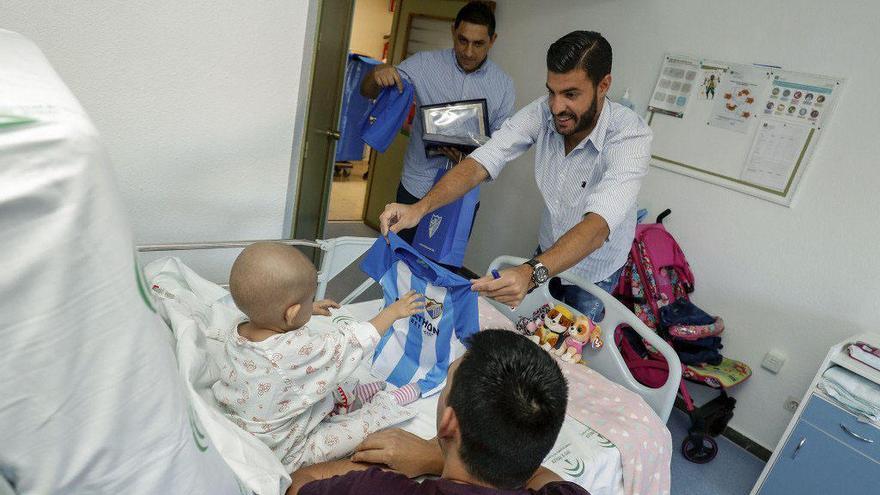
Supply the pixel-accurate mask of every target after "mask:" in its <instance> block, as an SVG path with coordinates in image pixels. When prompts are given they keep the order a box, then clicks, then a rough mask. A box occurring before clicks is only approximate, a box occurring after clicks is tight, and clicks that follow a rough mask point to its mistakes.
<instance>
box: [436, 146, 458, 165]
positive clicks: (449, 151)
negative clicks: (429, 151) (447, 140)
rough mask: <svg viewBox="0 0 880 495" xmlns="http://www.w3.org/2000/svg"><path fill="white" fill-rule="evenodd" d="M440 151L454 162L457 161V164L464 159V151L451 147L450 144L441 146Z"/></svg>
mask: <svg viewBox="0 0 880 495" xmlns="http://www.w3.org/2000/svg"><path fill="white" fill-rule="evenodd" d="M440 152H441V153H443V154H444V155H445V156H446V158H449V159H450V160H452V163H455V164H457V163H458V162H460V161H461V160H462V158H464V153H462V152H461V151H459V150H458V149H456V148H451V147H449V146H443V147H441V148H440Z"/></svg>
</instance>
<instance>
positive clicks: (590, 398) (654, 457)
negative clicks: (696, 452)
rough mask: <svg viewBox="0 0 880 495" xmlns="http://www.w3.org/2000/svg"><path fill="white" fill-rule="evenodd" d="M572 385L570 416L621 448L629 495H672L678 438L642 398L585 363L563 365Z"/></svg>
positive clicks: (563, 372)
mask: <svg viewBox="0 0 880 495" xmlns="http://www.w3.org/2000/svg"><path fill="white" fill-rule="evenodd" d="M559 366H560V368H562V374H563V375H565V378H566V380H568V410H567V411H566V414H568V415H569V416H570V417H572V418H574V419H576V420H578V421H580V422H581V423H583V424H585V425H587V426H589V427H590V428H592V429H594V430H596V431H598V432H599V433H601V434H602V436H604V437H605V438H607V439H608V440H610V441H611V442H613V443H614V445H615V446H617V449H618V450H619V451H620V457H621V462H622V464H623V489H624V492H625V493H627V494H628V495H635V494H640V495H648V494H656V495H668V494H669V489H670V478H669V477H670V468H671V462H672V437H671V435H670V434H669V430H668V429H667V428H666V425H665V424H663V422H662V421H660V418H659V417H657V415H656V414H655V413H654V410H653V409H651V408H650V406H648V404H647V403H646V402H645V401H644V400H642V398H641V397H640V396H639V395H638V394H636V393H634V392H631V391H630V390H627V389H626V388H624V387H623V386H621V385H618V384H616V383H614V382H612V381H611V380H608V379H607V378H605V377H603V376H602V375H600V374H599V373H597V372H595V371H593V370H591V369H589V368H587V367H586V366H584V365H581V364H573V363H566V362H564V361H559Z"/></svg>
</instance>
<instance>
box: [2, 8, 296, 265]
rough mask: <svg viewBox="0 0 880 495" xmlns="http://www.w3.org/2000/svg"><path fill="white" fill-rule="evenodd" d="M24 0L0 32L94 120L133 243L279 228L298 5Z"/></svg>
mask: <svg viewBox="0 0 880 495" xmlns="http://www.w3.org/2000/svg"><path fill="white" fill-rule="evenodd" d="M35 3H37V2H34V1H33V0H4V1H3V2H2V3H0V27H2V28H5V29H10V30H12V31H18V32H20V33H22V34H24V35H25V36H28V37H29V38H31V39H32V40H34V41H35V42H36V43H37V45H39V46H40V47H41V48H42V50H43V52H44V53H45V54H46V56H47V57H48V59H49V61H50V62H51V63H52V65H53V66H54V67H55V69H56V70H57V71H58V72H59V73H60V74H61V77H62V78H63V79H64V80H65V81H66V83H67V84H68V86H69V87H70V88H71V90H72V91H73V93H74V94H75V95H76V96H77V97H78V98H79V99H80V101H81V103H82V105H83V106H84V107H85V109H86V111H88V113H89V114H90V115H91V117H92V119H93V120H94V122H95V124H96V126H97V128H98V129H99V130H100V131H101V134H102V135H103V138H104V142H105V144H106V147H107V149H108V151H109V154H110V157H111V159H112V162H113V164H114V166H115V169H116V175H117V178H118V182H119V185H120V188H121V190H122V195H123V199H124V201H125V203H126V205H127V206H128V209H129V212H130V216H131V220H132V224H133V229H134V234H135V240H136V242H138V243H155V242H172V241H196V240H228V239H252V238H278V237H280V236H281V235H282V232H283V231H284V224H283V223H284V214H285V196H286V193H287V190H288V183H291V184H294V183H295V179H296V170H295V169H294V173H293V174H291V150H292V147H293V145H294V116H295V114H296V112H297V109H298V106H297V102H298V94H297V93H298V88H299V87H300V72H301V63H302V59H303V51H304V38H305V27H306V17H307V11H308V4H309V2H308V0H265V1H261V2H239V1H234V0H222V1H216V0H189V1H185V2H180V1H175V0H154V1H151V2H148V3H143V2H119V1H114V0H100V1H98V0H95V1H89V2H61V1H52V2H40V3H44V4H45V5H42V6H40V7H37V6H35ZM303 108H304V107H303ZM221 271H222V270H221Z"/></svg>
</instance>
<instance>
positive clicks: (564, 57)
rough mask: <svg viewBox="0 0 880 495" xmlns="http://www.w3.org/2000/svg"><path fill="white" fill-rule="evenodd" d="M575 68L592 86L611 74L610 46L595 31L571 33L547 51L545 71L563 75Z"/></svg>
mask: <svg viewBox="0 0 880 495" xmlns="http://www.w3.org/2000/svg"><path fill="white" fill-rule="evenodd" d="M577 67H580V68H582V69H584V70H585V71H587V77H589V78H590V80H591V81H593V84H594V85H597V86H598V85H599V82H600V81H601V80H602V78H603V77H605V76H606V75H608V74H611V44H610V43H608V40H606V39H605V38H604V37H603V36H602V35H601V34H599V33H597V32H595V31H572V32H570V33H568V34H566V35H565V36H563V37H562V38H559V39H558V40H556V41H555V42H554V43H553V44H552V45H550V48H548V49H547V70H549V71H550V72H556V73H558V74H563V73H565V72H569V71H571V70H573V69H575V68H577Z"/></svg>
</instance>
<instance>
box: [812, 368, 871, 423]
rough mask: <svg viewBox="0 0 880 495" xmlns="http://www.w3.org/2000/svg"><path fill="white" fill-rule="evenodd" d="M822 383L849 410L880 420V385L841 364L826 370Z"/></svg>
mask: <svg viewBox="0 0 880 495" xmlns="http://www.w3.org/2000/svg"><path fill="white" fill-rule="evenodd" d="M820 385H822V388H823V390H825V392H826V393H827V394H828V395H830V396H831V397H832V398H834V399H835V400H837V401H838V402H840V403H841V404H842V405H843V406H845V407H846V408H847V409H848V410H849V411H851V412H853V413H855V414H859V415H863V416H867V417H868V418H870V419H872V420H874V421H880V385H878V384H876V383H874V382H872V381H870V380H868V379H867V378H864V377H861V376H859V375H856V374H855V373H853V372H851V371H849V370H846V369H844V368H841V367H839V366H833V367H831V368H828V369H827V370H825V373H823V374H822V382H821V383H820Z"/></svg>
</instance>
